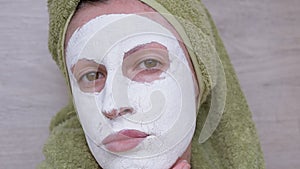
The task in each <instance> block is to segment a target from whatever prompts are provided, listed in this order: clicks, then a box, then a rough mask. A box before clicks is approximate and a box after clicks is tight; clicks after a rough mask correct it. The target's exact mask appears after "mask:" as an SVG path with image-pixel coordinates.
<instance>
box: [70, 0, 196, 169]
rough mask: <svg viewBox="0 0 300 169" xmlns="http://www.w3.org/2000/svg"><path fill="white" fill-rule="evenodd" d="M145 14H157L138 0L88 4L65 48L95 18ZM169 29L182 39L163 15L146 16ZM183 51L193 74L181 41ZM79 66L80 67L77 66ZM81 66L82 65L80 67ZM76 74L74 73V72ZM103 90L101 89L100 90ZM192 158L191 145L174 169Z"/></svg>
mask: <svg viewBox="0 0 300 169" xmlns="http://www.w3.org/2000/svg"><path fill="white" fill-rule="evenodd" d="M145 12H155V10H154V9H152V8H151V7H149V6H147V5H145V4H144V3H142V2H140V1H137V0H110V1H108V2H105V3H86V4H84V5H83V6H82V7H81V8H80V9H78V10H77V11H76V13H75V14H74V16H73V18H72V19H71V21H70V24H69V26H68V29H67V32H66V41H65V46H66V44H67V43H68V41H69V39H70V37H71V36H72V34H73V33H74V31H75V30H76V29H77V28H79V27H82V26H83V25H84V24H86V23H87V22H88V21H90V20H91V19H93V18H96V17H98V16H101V15H105V14H121V13H122V14H132V13H145ZM146 17H148V18H150V19H152V20H154V21H156V22H158V23H160V24H161V25H163V26H164V27H166V28H167V29H169V30H170V31H171V32H172V33H173V34H174V35H175V37H176V38H177V39H179V40H180V39H181V38H180V36H179V35H178V33H177V32H176V31H175V29H174V28H173V26H172V25H170V24H169V23H168V22H167V21H166V20H165V19H164V18H163V17H162V16H161V15H159V14H158V13H157V15H151V16H146ZM179 43H180V45H181V47H182V49H183V50H184V53H185V56H186V57H187V59H188V61H189V65H190V68H191V70H192V72H194V70H193V66H192V64H191V60H190V58H189V57H188V56H189V55H188V52H187V50H186V48H185V46H184V45H183V44H182V43H181V42H180V41H179ZM82 64H83V65H81V66H82V67H84V64H87V63H84V62H83V63H82ZM77 66H78V65H77ZM79 66H80V65H79ZM73 73H74V72H73ZM193 78H194V86H195V91H196V100H198V99H197V98H198V97H199V87H198V85H197V83H196V82H197V80H196V76H195V73H193ZM99 90H101V89H99ZM190 157H191V144H190V145H189V147H188V148H187V149H186V151H185V152H184V153H183V154H182V156H181V157H180V158H179V159H178V160H177V162H176V163H175V164H174V165H173V167H171V168H173V169H187V168H190V164H189V162H190Z"/></svg>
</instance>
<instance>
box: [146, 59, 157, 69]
mask: <svg viewBox="0 0 300 169" xmlns="http://www.w3.org/2000/svg"><path fill="white" fill-rule="evenodd" d="M156 65H157V61H155V60H153V59H149V60H146V61H145V66H146V67H147V68H152V67H155V66H156Z"/></svg>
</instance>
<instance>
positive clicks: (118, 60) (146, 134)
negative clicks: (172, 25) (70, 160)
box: [66, 14, 196, 169]
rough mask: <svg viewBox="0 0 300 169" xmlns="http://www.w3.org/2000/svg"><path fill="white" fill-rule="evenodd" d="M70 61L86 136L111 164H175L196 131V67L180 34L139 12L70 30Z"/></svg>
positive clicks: (113, 168)
mask: <svg viewBox="0 0 300 169" xmlns="http://www.w3.org/2000/svg"><path fill="white" fill-rule="evenodd" d="M66 63H67V68H68V72H69V78H70V83H71V88H72V93H73V98H74V104H75V107H76V110H77V113H78V117H79V119H80V123H81V124H82V127H83V130H84V133H85V136H86V140H87V143H88V145H89V148H90V150H91V152H92V154H93V155H94V157H95V159H96V160H97V162H98V163H99V165H100V166H101V167H102V168H105V169H120V168H131V169H141V168H145V169H169V168H170V167H171V166H172V165H173V164H174V163H175V162H176V160H177V159H178V157H180V156H181V155H182V154H183V152H184V151H185V150H186V149H187V147H188V146H189V144H190V142H191V139H192V137H193V134H194V130H195V123H196V105H195V102H196V101H195V90H194V83H193V79H192V72H191V70H190V68H189V66H188V61H187V59H186V57H185V55H184V52H183V50H182V48H181V47H180V45H179V43H178V41H177V39H176V38H175V37H174V35H173V34H172V33H171V32H170V31H169V30H167V29H166V28H164V27H163V26H161V25H160V24H158V23H157V22H154V21H152V20H150V19H148V18H146V17H142V16H139V15H135V14H110V15H103V16H99V17H97V18H95V19H93V20H91V21H89V22H88V23H86V24H85V25H84V26H83V27H81V28H80V29H78V30H77V31H75V33H74V34H73V35H72V37H71V39H70V41H69V43H68V46H67V50H66Z"/></svg>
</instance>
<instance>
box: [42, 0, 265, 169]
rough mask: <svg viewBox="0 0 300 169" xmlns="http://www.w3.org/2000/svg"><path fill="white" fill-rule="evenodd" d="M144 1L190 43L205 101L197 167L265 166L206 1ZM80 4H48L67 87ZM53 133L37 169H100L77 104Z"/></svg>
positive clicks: (52, 42) (195, 146)
mask: <svg viewBox="0 0 300 169" xmlns="http://www.w3.org/2000/svg"><path fill="white" fill-rule="evenodd" d="M141 1H142V2H144V3H145V4H147V5H149V6H150V7H152V8H153V9H155V10H156V11H157V12H159V13H161V14H162V15H163V16H164V17H165V18H166V19H167V20H168V21H169V22H170V23H171V24H172V25H173V26H174V27H175V29H176V31H177V32H178V33H179V34H180V36H181V38H182V39H183V41H184V42H185V44H186V45H187V48H188V52H189V55H190V57H191V60H192V63H193V67H194V69H195V72H196V76H197V80H198V85H199V86H200V96H201V97H200V98H199V103H198V117H197V127H196V132H195V134H194V137H193V140H192V156H191V166H192V168H195V169H228V168H235V169H243V168H244V169H250V168H264V160H263V155H262V152H261V148H260V144H259V140H258V137H257V133H256V129H255V126H254V123H253V121H252V117H251V112H250V110H249V107H248V105H247V102H246V100H245V97H244V95H243V93H242V91H241V88H240V85H239V83H238V80H237V77H236V74H235V72H234V69H233V67H232V65H231V63H230V60H229V57H228V55H227V53H226V50H225V48H224V46H223V43H222V41H221V39H220V37H219V35H218V33H217V30H216V27H215V25H214V23H213V21H212V19H211V17H210V15H209V13H208V11H207V10H206V8H205V7H204V5H203V4H202V2H201V1H200V0H189V1H182V0H141ZM79 3H80V0H48V8H49V16H50V23H49V50H50V52H51V54H52V56H53V59H54V60H55V61H56V63H57V65H58V66H59V68H60V69H61V71H62V72H63V74H64V75H65V77H66V81H67V83H69V82H68V76H67V69H66V64H65V59H64V47H65V46H64V41H65V34H66V30H67V27H68V24H69V22H70V20H71V18H72V16H73V15H74V13H75V12H76V9H77V6H78V4H79ZM171 16H173V17H171ZM70 100H71V99H70ZM214 103H215V104H214ZM50 131H51V132H50V136H49V139H48V141H47V143H46V144H45V146H44V154H45V160H44V161H43V162H42V163H41V164H40V165H39V166H38V168H41V169H50V168H53V169H54V168H58V169H60V168H70V169H71V168H72V169H74V168H88V169H94V168H95V169H96V168H101V167H100V166H99V165H98V164H97V162H96V160H95V159H94V157H93V156H92V154H91V153H90V150H89V148H88V146H87V143H86V140H85V137H84V132H83V130H82V127H81V125H80V123H79V120H78V117H77V115H76V112H75V110H74V106H73V103H72V101H70V103H69V105H68V106H66V107H65V108H63V109H62V110H61V111H60V112H58V113H57V115H56V116H55V117H54V118H53V119H52V121H51V125H50Z"/></svg>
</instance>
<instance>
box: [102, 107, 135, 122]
mask: <svg viewBox="0 0 300 169" xmlns="http://www.w3.org/2000/svg"><path fill="white" fill-rule="evenodd" d="M129 113H133V108H131V107H122V108H120V109H118V110H117V109H113V110H111V111H104V112H103V114H104V116H105V117H107V118H108V119H110V120H113V119H115V118H117V117H118V116H122V115H125V114H129Z"/></svg>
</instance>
